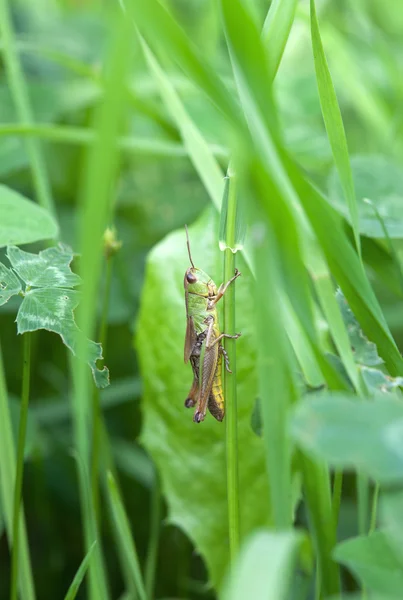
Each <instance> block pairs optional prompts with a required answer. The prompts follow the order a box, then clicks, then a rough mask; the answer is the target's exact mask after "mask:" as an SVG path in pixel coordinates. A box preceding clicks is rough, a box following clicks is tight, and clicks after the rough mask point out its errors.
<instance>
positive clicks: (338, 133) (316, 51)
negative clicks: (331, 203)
mask: <svg viewBox="0 0 403 600" xmlns="http://www.w3.org/2000/svg"><path fill="white" fill-rule="evenodd" d="M310 8H311V38H312V49H313V58H314V63H315V71H316V81H317V84H318V91H319V100H320V105H321V108H322V114H323V120H324V122H325V127H326V131H327V134H328V136H329V142H330V146H331V148H332V152H333V157H334V162H335V167H336V169H337V172H338V174H339V177H340V183H341V187H342V189H343V192H344V196H345V198H346V200H347V203H346V205H347V207H348V213H349V216H350V222H351V225H352V227H353V231H354V237H355V243H356V246H357V250H358V252H361V246H360V231H359V224H358V208H357V202H356V197H355V190H354V181H353V176H352V172H351V165H350V157H349V154H348V147H347V139H346V134H345V131H344V125H343V119H342V116H341V112H340V107H339V103H338V101H337V96H336V91H335V89H334V86H333V81H332V77H331V75H330V71H329V67H328V64H327V60H326V56H325V52H324V49H323V45H322V39H321V35H320V31H319V23H318V18H317V16H316V7H315V0H310Z"/></svg>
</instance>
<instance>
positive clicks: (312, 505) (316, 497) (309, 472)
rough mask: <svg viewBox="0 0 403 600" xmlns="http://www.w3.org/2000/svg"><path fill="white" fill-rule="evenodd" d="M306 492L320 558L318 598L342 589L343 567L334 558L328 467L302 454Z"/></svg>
mask: <svg viewBox="0 0 403 600" xmlns="http://www.w3.org/2000/svg"><path fill="white" fill-rule="evenodd" d="M301 466H302V471H303V477H304V495H305V500H306V505H307V509H308V517H309V524H310V530H311V532H312V538H313V542H314V544H315V550H316V557H317V577H316V583H317V590H316V594H317V595H316V598H318V597H319V598H323V597H327V596H331V595H333V594H338V593H339V592H340V572H339V566H338V565H337V563H336V562H334V560H333V559H332V552H333V548H334V546H335V544H336V531H335V527H334V516H333V514H334V513H333V512H332V502H331V494H330V482H329V473H328V470H327V467H326V466H325V465H324V464H322V463H320V462H318V461H315V460H311V459H310V458H308V457H307V456H305V455H301Z"/></svg>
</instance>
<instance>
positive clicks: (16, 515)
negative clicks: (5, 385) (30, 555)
mask: <svg viewBox="0 0 403 600" xmlns="http://www.w3.org/2000/svg"><path fill="white" fill-rule="evenodd" d="M31 337H32V334H31V333H26V334H25V335H24V336H23V346H24V351H23V368H22V392H21V410H20V421H19V425H18V447H17V467H16V474H15V485H14V511H13V548H12V561H11V594H10V598H11V600H17V595H18V570H19V547H20V535H19V531H20V508H21V502H22V498H21V495H22V481H23V475H24V455H25V452H24V451H25V438H26V434H27V422H28V404H29V390H30V383H31Z"/></svg>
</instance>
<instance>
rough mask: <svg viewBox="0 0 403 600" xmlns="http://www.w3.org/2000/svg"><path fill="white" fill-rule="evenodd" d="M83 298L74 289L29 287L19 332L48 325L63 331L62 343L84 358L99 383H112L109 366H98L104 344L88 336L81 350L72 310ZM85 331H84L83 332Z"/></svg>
mask: <svg viewBox="0 0 403 600" xmlns="http://www.w3.org/2000/svg"><path fill="white" fill-rule="evenodd" d="M79 301H80V293H79V292H77V291H75V290H67V289H57V288H40V289H32V290H29V291H28V292H27V293H26V294H25V297H24V300H23V301H22V304H21V306H20V308H19V311H18V314H17V328H18V333H26V332H27V331H36V330H37V329H47V330H48V331H53V332H54V333H57V334H59V335H60V337H61V338H62V340H63V343H64V344H66V346H67V347H68V348H69V349H70V350H71V351H72V352H73V354H75V355H78V357H79V358H82V359H85V360H86V361H87V362H88V364H89V366H90V368H91V371H92V374H93V377H94V381H95V383H96V385H97V387H100V388H103V387H106V386H107V385H108V384H109V371H108V369H107V368H106V367H103V369H101V370H100V369H98V368H97V366H96V362H97V360H100V359H102V347H101V344H97V343H95V342H93V341H91V340H86V343H85V348H83V349H84V350H85V353H84V354H83V355H82V356H81V354H78V352H79V351H80V349H81V348H82V347H83V345H82V344H81V343H79V337H78V336H79V335H80V334H81V332H80V330H79V329H78V327H77V325H76V323H75V321H74V316H73V310H74V309H75V308H76V307H77V305H78V303H79ZM81 335H82V334H81Z"/></svg>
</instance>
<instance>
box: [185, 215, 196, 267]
mask: <svg viewBox="0 0 403 600" xmlns="http://www.w3.org/2000/svg"><path fill="white" fill-rule="evenodd" d="M185 231H186V244H187V247H188V254H189V260H190V264H191V265H192V267H193V268H194V269H195V268H196V267H195V266H194V264H193V260H192V254H191V252H190V242H189V232H188V226H187V225H185Z"/></svg>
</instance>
